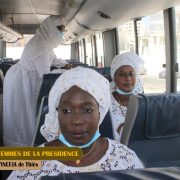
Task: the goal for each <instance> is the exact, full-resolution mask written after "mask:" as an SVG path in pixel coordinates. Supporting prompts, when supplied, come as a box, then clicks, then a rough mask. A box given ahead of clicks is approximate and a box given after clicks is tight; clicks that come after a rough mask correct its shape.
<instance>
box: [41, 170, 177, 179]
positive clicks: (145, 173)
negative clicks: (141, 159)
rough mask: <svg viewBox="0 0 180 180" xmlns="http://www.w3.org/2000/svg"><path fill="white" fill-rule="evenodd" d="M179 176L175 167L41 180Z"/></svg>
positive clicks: (60, 175)
mask: <svg viewBox="0 0 180 180" xmlns="http://www.w3.org/2000/svg"><path fill="white" fill-rule="evenodd" d="M179 174H180V169H179V168H177V167H168V168H167V167H166V168H165V167H164V168H143V169H133V170H132V169H128V170H112V171H96V172H83V173H60V174H59V175H58V176H43V177H41V180H84V179H86V180H92V179H95V180H124V179H125V180H144V179H146V180H154V179H156V180H157V179H158V180H178V179H179Z"/></svg>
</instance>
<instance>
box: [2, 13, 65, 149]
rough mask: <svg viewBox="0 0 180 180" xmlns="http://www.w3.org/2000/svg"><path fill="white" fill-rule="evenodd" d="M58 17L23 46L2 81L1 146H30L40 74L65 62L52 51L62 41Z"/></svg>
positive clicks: (60, 22) (44, 24)
mask: <svg viewBox="0 0 180 180" xmlns="http://www.w3.org/2000/svg"><path fill="white" fill-rule="evenodd" d="M62 22H63V21H62V19H61V18H60V16H49V17H48V18H47V19H45V21H44V22H42V24H41V25H40V27H39V28H38V29H37V31H36V34H35V35H34V36H33V38H32V39H31V40H30V41H29V42H28V43H27V44H26V46H25V48H24V51H23V54H22V57H21V59H20V61H19V62H18V63H17V64H15V65H14V66H12V67H11V68H10V69H9V71H8V72H7V74H6V76H5V79H4V90H3V91H4V94H3V143H4V146H31V144H32V139H33V135H34V130H35V124H36V122H35V120H36V103H37V99H38V94H39V90H40V87H41V83H42V78H43V74H46V73H49V72H50V67H51V65H52V64H53V63H54V64H55V65H57V64H59V67H63V66H67V62H66V61H63V60H61V59H60V60H58V59H56V58H55V55H54V51H53V48H55V47H57V45H58V44H59V43H60V42H61V41H62V39H63V33H62V32H61V31H59V30H58V27H57V26H59V25H62Z"/></svg>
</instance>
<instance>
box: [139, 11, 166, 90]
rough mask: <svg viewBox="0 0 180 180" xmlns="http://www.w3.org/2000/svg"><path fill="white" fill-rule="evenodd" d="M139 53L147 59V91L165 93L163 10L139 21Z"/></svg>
mask: <svg viewBox="0 0 180 180" xmlns="http://www.w3.org/2000/svg"><path fill="white" fill-rule="evenodd" d="M138 26H139V31H138V40H139V55H140V56H141V57H142V58H143V59H144V61H145V69H146V74H145V75H143V76H142V78H143V80H144V91H145V93H163V92H165V91H166V78H165V68H164V69H163V64H165V62H166V59H165V43H164V21H163V12H162V11H161V12H158V13H156V14H153V15H150V16H146V17H144V18H142V19H141V20H140V21H139V24H138Z"/></svg>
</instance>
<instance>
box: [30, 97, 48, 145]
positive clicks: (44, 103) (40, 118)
mask: <svg viewBox="0 0 180 180" xmlns="http://www.w3.org/2000/svg"><path fill="white" fill-rule="evenodd" d="M48 111H49V110H48V96H44V97H42V100H41V103H40V107H39V112H38V115H37V120H36V130H35V133H34V139H33V143H32V146H39V145H41V144H43V143H45V142H46V139H45V138H44V137H43V136H42V135H41V133H40V128H41V126H42V125H43V124H44V120H45V115H46V114H47V113H48Z"/></svg>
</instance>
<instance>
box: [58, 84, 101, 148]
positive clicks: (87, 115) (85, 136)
mask: <svg viewBox="0 0 180 180" xmlns="http://www.w3.org/2000/svg"><path fill="white" fill-rule="evenodd" d="M58 118H59V124H60V128H61V132H62V134H63V135H64V137H65V138H66V140H67V141H68V142H69V143H71V144H73V145H83V144H86V143H87V142H89V141H90V140H91V138H92V137H93V135H94V134H95V132H96V130H97V128H98V123H99V118H100V114H99V107H98V104H97V101H96V100H95V99H94V97H92V96H91V95H90V94H89V93H88V92H86V91H84V90H82V89H80V88H78V87H77V86H73V87H71V88H70V89H69V90H68V91H66V92H65V93H63V94H62V96H61V99H60V103H59V107H58Z"/></svg>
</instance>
